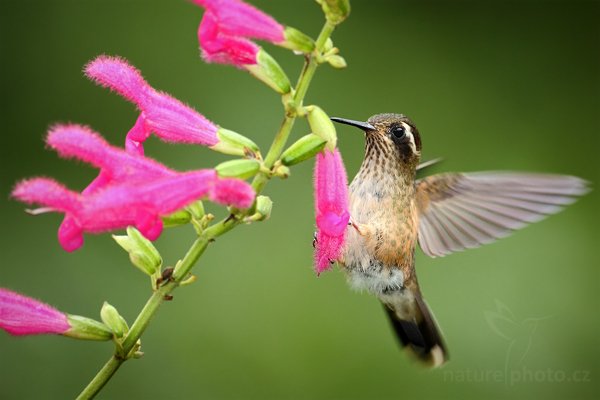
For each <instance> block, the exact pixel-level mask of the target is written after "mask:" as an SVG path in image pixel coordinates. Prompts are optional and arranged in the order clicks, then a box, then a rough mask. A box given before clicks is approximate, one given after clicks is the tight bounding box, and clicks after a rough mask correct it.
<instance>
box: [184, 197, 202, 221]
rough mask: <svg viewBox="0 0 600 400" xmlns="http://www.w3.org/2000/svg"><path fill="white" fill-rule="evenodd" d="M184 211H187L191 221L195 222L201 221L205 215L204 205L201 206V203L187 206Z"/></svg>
mask: <svg viewBox="0 0 600 400" xmlns="http://www.w3.org/2000/svg"><path fill="white" fill-rule="evenodd" d="M185 209H186V210H188V211H189V212H190V214H192V218H193V219H197V220H199V219H201V218H202V217H204V215H205V214H206V212H205V211H204V204H202V202H201V201H197V202H195V203H192V204H190V205H189V206H187V207H186V208H185Z"/></svg>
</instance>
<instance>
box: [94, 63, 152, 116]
mask: <svg viewBox="0 0 600 400" xmlns="http://www.w3.org/2000/svg"><path fill="white" fill-rule="evenodd" d="M85 74H86V75H87V77H88V78H90V79H92V80H93V81H95V82H96V83H97V84H99V85H101V86H104V87H107V88H109V89H112V90H114V91H115V92H117V93H119V94H120V95H121V96H123V97H125V98H126V99H128V100H129V101H131V102H133V103H136V104H142V103H143V102H144V100H145V98H146V95H147V94H148V92H151V91H152V88H151V87H150V86H149V85H148V83H147V82H146V81H145V80H144V78H143V77H142V74H141V73H140V71H138V70H137V69H136V68H135V67H133V66H132V65H130V64H129V63H128V62H127V60H125V59H123V58H120V57H109V56H99V57H96V58H95V59H94V60H92V61H91V62H90V63H89V64H88V65H86V66H85Z"/></svg>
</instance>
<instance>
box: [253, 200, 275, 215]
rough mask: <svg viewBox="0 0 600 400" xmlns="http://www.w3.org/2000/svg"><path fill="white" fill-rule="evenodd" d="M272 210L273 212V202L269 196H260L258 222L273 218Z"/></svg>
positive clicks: (257, 202) (257, 211)
mask: <svg viewBox="0 0 600 400" xmlns="http://www.w3.org/2000/svg"><path fill="white" fill-rule="evenodd" d="M271 210H273V201H272V200H271V199H270V198H269V196H258V197H257V198H256V213H257V214H260V218H259V219H258V220H257V221H264V220H267V219H269V218H270V217H271Z"/></svg>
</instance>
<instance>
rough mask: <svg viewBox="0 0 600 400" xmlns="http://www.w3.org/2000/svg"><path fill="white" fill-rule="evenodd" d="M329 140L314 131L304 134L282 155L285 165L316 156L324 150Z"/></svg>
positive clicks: (282, 161)
mask: <svg viewBox="0 0 600 400" xmlns="http://www.w3.org/2000/svg"><path fill="white" fill-rule="evenodd" d="M326 143H327V141H326V140H325V139H323V138H322V137H320V136H318V135H315V134H314V133H311V134H308V135H306V136H302V137H301V138H300V139H298V140H297V141H296V142H295V143H294V144H292V145H291V146H290V147H288V148H287V150H285V151H284V152H283V154H282V155H281V163H282V164H283V165H287V166H290V165H294V164H298V163H300V162H302V161H305V160H308V159H309V158H312V157H314V156H315V155H316V154H317V153H318V152H320V151H321V150H323V148H324V147H325V144H326Z"/></svg>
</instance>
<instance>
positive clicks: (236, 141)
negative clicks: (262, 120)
mask: <svg viewBox="0 0 600 400" xmlns="http://www.w3.org/2000/svg"><path fill="white" fill-rule="evenodd" d="M217 137H218V138H219V143H217V144H215V145H214V146H212V147H211V149H212V150H215V151H218V152H220V153H224V154H229V155H232V156H242V157H243V156H246V155H248V154H247V153H248V151H251V152H254V153H256V154H260V151H259V149H258V146H257V145H256V143H254V142H253V141H252V140H250V139H248V138H247V137H245V136H242V135H240V134H239V133H237V132H234V131H230V130H229V129H224V128H219V130H217Z"/></svg>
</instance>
